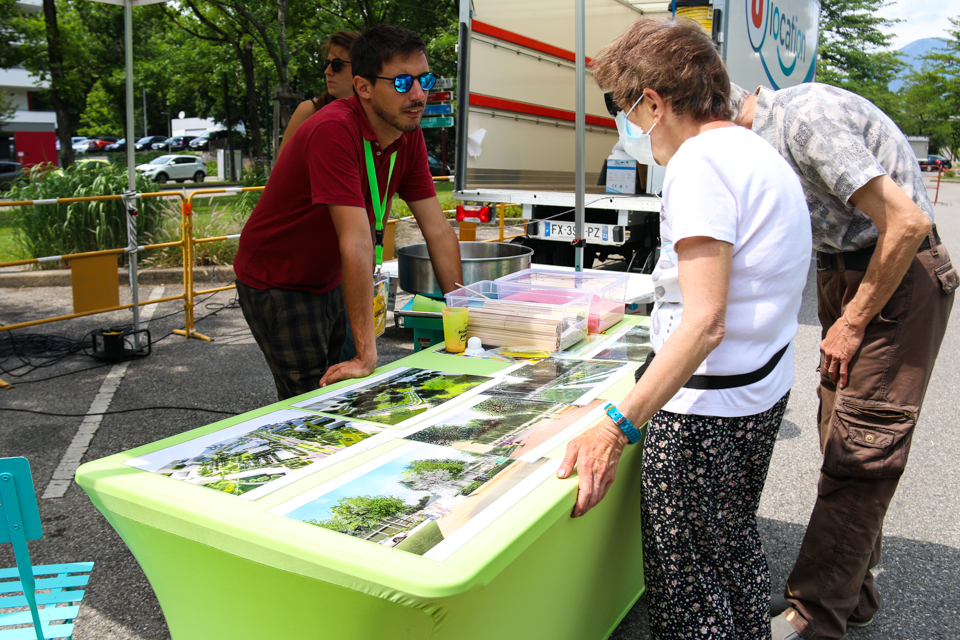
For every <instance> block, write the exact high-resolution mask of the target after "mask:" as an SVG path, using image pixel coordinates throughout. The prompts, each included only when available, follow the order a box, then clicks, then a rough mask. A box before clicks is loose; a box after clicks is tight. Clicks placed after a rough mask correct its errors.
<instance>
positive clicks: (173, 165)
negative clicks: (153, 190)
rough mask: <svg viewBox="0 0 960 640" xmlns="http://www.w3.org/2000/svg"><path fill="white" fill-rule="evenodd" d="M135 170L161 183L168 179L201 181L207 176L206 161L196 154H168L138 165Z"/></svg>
mask: <svg viewBox="0 0 960 640" xmlns="http://www.w3.org/2000/svg"><path fill="white" fill-rule="evenodd" d="M137 171H138V172H140V173H142V174H143V175H145V176H146V177H148V178H150V179H152V180H153V181H154V182H159V183H161V184H163V183H165V182H167V181H168V180H175V181H177V182H186V181H187V180H193V181H194V182H203V180H204V178H206V177H207V163H206V162H203V161H202V160H200V158H198V157H197V156H181V155H168V156H160V157H159V158H154V159H153V160H151V161H150V162H149V164H141V165H138V166H137Z"/></svg>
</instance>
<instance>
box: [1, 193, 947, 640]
mask: <svg viewBox="0 0 960 640" xmlns="http://www.w3.org/2000/svg"><path fill="white" fill-rule="evenodd" d="M936 212H937V225H938V228H939V231H940V235H941V237H942V238H943V239H944V242H945V243H946V244H947V246H948V247H950V248H951V249H953V251H954V254H955V255H957V256H958V258H960V220H958V213H960V185H958V184H945V185H943V186H942V187H941V193H940V204H938V205H936ZM813 273H814V272H813V271H812V270H811V278H810V279H809V280H808V285H807V289H806V291H805V294H804V301H803V306H802V309H801V313H800V321H801V326H800V333H799V335H798V336H797V340H796V367H797V379H796V383H795V385H794V388H793V391H792V393H791V397H790V403H789V406H788V409H787V414H786V418H785V421H784V423H783V426H782V428H781V431H780V436H779V438H778V441H777V446H776V449H775V451H774V459H773V462H772V464H771V469H770V474H769V477H768V479H767V484H766V489H765V491H764V495H763V500H762V502H761V506H760V512H759V523H760V530H761V533H762V535H763V540H764V548H765V550H766V553H767V559H768V561H769V564H770V569H771V573H772V578H773V584H774V587H775V588H776V589H778V590H779V589H780V588H782V587H783V584H784V582H785V580H786V577H787V575H788V573H789V571H790V569H791V567H792V565H793V561H794V559H795V557H796V553H797V549H798V548H799V545H800V541H801V538H802V536H803V531H804V528H805V525H806V522H807V518H808V516H809V513H810V509H811V507H812V505H813V502H814V499H815V495H816V481H817V475H818V470H819V465H820V456H819V453H818V439H817V432H816V428H815V419H814V417H815V414H816V409H817V397H816V392H815V389H816V381H817V373H816V365H817V354H818V344H819V339H820V338H819V336H820V326H819V323H818V321H817V317H816V304H815V297H816V294H815V289H814V287H813V279H812V275H813ZM158 286H159V285H156V284H151V285H149V286H141V288H140V296H141V298H144V297H146V296H150V295H156V294H157V292H158V290H157V288H156V287H158ZM180 291H181V289H180V287H179V285H176V284H170V285H166V286H164V288H163V290H162V295H164V296H169V295H176V294H178V293H180ZM121 298H122V299H124V300H126V299H129V290H127V289H126V288H121ZM233 298H234V292H233V291H226V292H221V293H218V294H215V295H213V296H211V297H209V298H207V299H206V300H204V301H203V302H201V303H200V304H198V306H197V308H196V316H197V318H198V323H197V330H198V331H200V332H202V333H204V334H206V335H209V336H211V337H213V338H214V339H215V340H214V341H213V342H209V343H208V342H203V341H200V340H186V339H185V338H183V337H182V336H179V335H175V334H171V333H170V332H171V330H173V329H176V328H180V327H182V325H183V312H182V308H181V303H180V302H179V301H177V302H170V303H163V304H160V305H158V306H157V308H156V310H155V311H154V313H153V318H152V319H151V321H150V324H149V329H150V331H151V334H152V337H153V341H154V342H153V347H152V349H153V352H152V355H150V356H149V357H146V358H143V359H139V360H134V361H131V362H130V363H129V364H128V365H127V367H126V370H125V372H124V373H123V377H122V378H121V379H120V383H119V385H118V386H117V387H116V390H115V392H114V393H113V396H112V400H111V401H110V407H109V409H110V411H120V410H128V409H132V410H135V411H131V412H126V413H114V414H110V415H105V416H103V418H102V421H101V422H100V424H99V426H98V427H97V428H96V432H95V434H94V435H93V437H92V439H90V441H89V446H88V448H86V449H85V451H84V452H83V454H82V461H83V462H86V461H89V460H95V459H98V458H101V457H104V456H108V455H112V454H114V453H117V452H120V451H125V450H128V449H131V448H134V447H137V446H141V445H144V444H148V443H150V442H154V441H156V440H159V439H161V438H165V437H168V436H171V435H174V434H177V433H181V432H183V431H187V430H190V429H194V428H196V427H199V426H202V425H205V424H209V423H211V422H214V421H216V420H218V419H220V418H221V417H223V414H219V413H212V412H211V411H220V412H229V413H231V414H236V413H242V412H245V411H249V410H252V409H256V408H258V407H261V406H264V405H266V404H269V403H271V402H274V401H275V400H276V392H275V389H274V386H273V382H272V379H271V376H270V374H269V371H268V370H267V366H266V364H265V363H264V361H263V357H262V356H261V354H260V352H259V350H258V348H257V346H256V344H255V343H254V341H253V338H252V337H251V335H250V332H249V330H248V329H247V326H246V324H245V322H244V320H243V317H242V315H241V313H240V309H239V308H238V307H237V306H236V305H235V304H234V303H233V302H232V301H233ZM71 308H72V298H71V291H70V289H69V288H68V287H45V288H22V289H0V325H5V324H10V323H15V322H20V321H24V320H28V319H33V318H37V317H42V316H49V315H55V314H58V313H69V312H70V310H71ZM958 314H960V311H958V310H957V309H954V314H953V315H954V317H953V319H952V320H953V321H952V323H951V325H950V327H949V329H948V331H947V337H946V340H945V342H944V346H943V348H942V350H941V353H940V358H939V361H938V363H937V367H936V371H935V372H934V375H933V380H932V382H931V384H930V388H929V391H928V394H927V400H926V404H925V406H924V410H923V415H922V416H921V418H920V422H919V426H918V428H917V431H916V435H915V437H914V442H913V449H912V452H911V455H910V461H909V464H908V466H907V472H906V474H905V475H904V477H903V480H902V481H901V484H900V489H899V491H898V493H897V495H896V497H895V498H894V501H893V504H892V505H891V507H890V511H889V514H888V516H887V519H886V524H885V531H884V533H885V538H884V555H883V559H882V561H881V564H880V567H879V572H878V577H877V585H878V587H879V589H880V591H881V593H882V594H883V598H884V602H883V607H882V609H881V611H880V613H879V614H878V615H877V616H876V619H875V622H874V624H873V625H872V626H871V627H867V628H864V629H855V630H851V632H850V633H849V634H848V637H849V638H853V639H856V640H880V639H884V640H926V639H939V638H954V637H956V635H957V633H958V630H960V591H958V590H957V589H956V586H955V582H956V577H957V576H958V575H960V515H958V514H960V509H958V507H960V499H958V494H960V470H958V464H960V410H958V408H957V407H958V405H960V392H958V388H960V384H958V383H960V373H958V372H960V367H958V364H960V318H958V317H957V316H958ZM129 322H130V315H129V313H124V312H116V313H112V314H103V315H99V316H93V317H89V318H81V319H76V320H70V321H67V322H61V323H55V324H49V325H42V326H39V327H35V328H33V329H30V330H20V331H18V332H17V333H18V334H26V333H38V334H46V335H60V336H66V337H70V338H74V339H80V338H82V337H83V336H85V335H86V334H87V333H88V332H90V331H92V330H95V329H98V328H106V327H111V326H115V325H122V324H129ZM908 330H909V328H908ZM378 345H379V349H380V361H379V363H380V364H385V363H387V362H390V361H393V360H395V359H397V358H400V357H403V356H405V355H408V354H409V353H411V352H412V349H413V344H412V335H411V332H410V331H404V330H400V329H397V328H396V327H395V326H394V325H393V323H392V321H388V328H387V333H386V335H385V336H384V337H383V338H381V340H380V341H379V343H378ZM35 364H43V362H42V361H35ZM4 366H5V367H6V368H8V369H9V368H10V367H11V366H12V364H11V362H10V361H8V362H7V363H5V364H4ZM93 367H96V368H93ZM111 371H114V367H113V365H106V366H103V365H101V363H99V362H97V361H95V360H93V359H91V358H89V357H87V356H84V355H78V356H72V357H69V358H66V359H63V360H61V361H59V362H55V363H50V364H49V366H44V367H42V368H38V369H35V370H32V371H30V372H29V373H28V372H27V368H24V369H21V370H20V371H18V372H15V373H21V374H23V373H25V374H26V375H23V376H22V377H15V376H11V375H7V374H3V373H0V378H3V379H5V380H6V381H7V382H11V383H13V384H14V388H13V389H11V390H7V391H2V390H0V456H15V455H22V456H25V457H27V458H28V459H29V460H30V463H31V465H32V469H33V477H34V482H35V484H36V491H37V495H38V497H39V499H40V514H41V518H42V520H43V523H44V537H43V538H42V539H41V540H38V541H36V542H32V543H30V549H31V553H32V554H33V560H34V563H35V564H45V563H55V562H68V561H91V560H92V561H95V562H96V565H95V567H94V570H93V574H92V577H91V581H90V585H89V587H88V589H87V595H86V598H85V600H84V603H83V606H82V607H81V611H80V616H79V618H78V620H77V627H76V632H75V636H74V637H75V638H76V639H77V640H88V639H97V640H107V639H110V640H112V639H121V638H123V639H130V640H164V639H166V638H169V633H168V631H167V627H166V624H165V622H164V619H163V613H162V611H161V609H160V605H159V604H158V602H157V600H156V598H155V596H154V594H153V591H152V589H151V588H150V584H149V583H148V581H147V579H146V578H145V576H144V575H143V573H142V572H141V570H140V568H139V566H138V565H137V563H136V561H135V560H134V558H133V556H132V555H131V554H130V552H129V551H128V550H127V548H126V546H125V545H124V544H123V541H122V540H121V539H120V538H119V537H118V536H117V535H116V533H115V532H114V531H113V529H112V528H111V527H110V525H109V524H108V523H107V522H106V520H105V519H104V518H103V516H102V515H101V514H100V513H99V512H98V511H97V510H96V508H94V507H93V505H92V504H91V503H90V500H89V499H88V498H87V496H86V494H85V493H84V492H83V490H82V489H80V488H79V487H78V486H77V485H76V484H75V483H73V482H65V483H60V484H58V483H57V482H56V478H55V476H56V475H57V474H58V468H60V469H61V471H62V469H63V467H62V466H61V465H62V463H63V462H64V457H65V453H67V451H68V449H70V450H71V451H77V450H78V449H77V447H78V440H77V438H76V436H77V432H78V429H79V428H80V426H81V421H82V420H83V418H82V416H83V415H84V414H86V413H87V412H88V411H90V407H91V404H92V403H93V401H94V399H95V398H96V397H97V395H98V393H99V394H101V398H102V397H103V396H102V392H103V391H104V388H105V387H104V384H103V383H104V381H105V379H106V378H107V374H108V373H109V372H111ZM160 407H166V408H160ZM170 407H181V408H170ZM4 409H19V410H26V411H35V412H47V413H56V414H78V415H77V416H73V417H58V416H50V415H42V414H40V413H25V412H12V411H6V410H4ZM204 410H210V411H204ZM81 440H82V439H81ZM83 444H84V443H83V442H79V445H83ZM81 449H82V446H81ZM67 458H69V456H67ZM61 475H62V474H61ZM58 488H59V489H62V493H63V496H62V497H43V496H44V495H48V496H52V495H56V494H58V493H59V492H60V491H58ZM638 535H639V533H638ZM13 564H14V562H13V556H12V552H11V549H10V546H9V545H0V567H6V566H13ZM572 578H573V577H572ZM189 579H190V576H184V580H189ZM596 597H598V598H602V597H603V594H597V596H596ZM583 606H589V603H583ZM646 627H647V623H646V607H645V599H644V598H643V597H641V599H640V600H639V601H638V603H637V605H636V606H635V607H634V608H633V610H632V611H631V612H630V613H629V614H628V615H627V617H626V618H625V619H624V620H623V622H622V623H621V624H620V626H619V627H618V628H617V629H616V631H615V632H614V634H613V635H612V636H611V637H612V638H615V639H616V640H628V639H630V640H634V639H646V638H649V634H648V632H647V628H646Z"/></svg>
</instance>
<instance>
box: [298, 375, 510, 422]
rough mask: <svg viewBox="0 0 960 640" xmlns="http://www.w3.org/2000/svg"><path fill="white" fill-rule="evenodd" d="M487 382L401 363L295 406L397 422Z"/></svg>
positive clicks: (468, 376)
mask: <svg viewBox="0 0 960 640" xmlns="http://www.w3.org/2000/svg"><path fill="white" fill-rule="evenodd" d="M488 382H489V383H492V379H491V378H488V377H485V376H474V375H469V374H461V373H445V372H443V371H431V370H429V369H416V368H412V367H402V368H400V369H395V370H393V371H388V372H387V373H384V374H382V375H379V376H376V377H375V378H371V379H370V380H366V381H364V382H360V383H357V384H354V385H351V386H349V387H345V388H343V389H338V390H336V391H331V392H330V393H327V394H324V395H321V396H316V397H314V398H310V399H309V400H304V401H303V402H298V403H297V404H295V405H294V406H296V407H301V408H303V409H308V410H310V411H317V412H319V413H331V414H335V415H338V416H343V417H347V418H354V419H357V420H369V421H371V422H379V423H381V424H386V425H391V426H396V425H399V424H400V423H402V422H404V421H406V420H410V419H411V418H417V417H420V416H422V414H424V413H425V412H427V411H429V410H431V409H435V408H436V407H439V406H441V405H442V404H443V403H445V402H448V401H450V400H453V399H455V398H461V396H463V395H464V394H465V393H467V392H468V391H472V390H475V389H477V388H478V387H479V386H480V385H482V384H484V383H488Z"/></svg>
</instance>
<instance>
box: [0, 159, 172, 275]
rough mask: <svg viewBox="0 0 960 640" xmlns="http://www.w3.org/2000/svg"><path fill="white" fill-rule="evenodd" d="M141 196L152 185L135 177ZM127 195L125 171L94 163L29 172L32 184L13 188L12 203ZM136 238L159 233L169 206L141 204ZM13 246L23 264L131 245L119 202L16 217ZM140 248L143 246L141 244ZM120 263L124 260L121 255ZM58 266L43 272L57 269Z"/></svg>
mask: <svg viewBox="0 0 960 640" xmlns="http://www.w3.org/2000/svg"><path fill="white" fill-rule="evenodd" d="M136 186H137V190H138V191H141V192H143V191H151V190H152V184H151V183H150V181H149V180H148V179H146V178H144V177H142V176H137V183H136ZM126 189H127V172H126V169H123V168H117V167H113V166H108V165H103V164H100V163H90V164H87V165H80V166H78V165H73V166H71V167H69V168H67V169H65V170H62V169H55V168H53V167H51V166H50V165H46V166H38V167H34V168H33V169H31V170H30V171H29V182H28V183H27V184H25V185H23V186H19V187H13V188H12V189H11V190H10V191H9V193H8V194H7V196H8V197H9V198H10V199H12V200H42V199H53V198H74V197H87V196H105V195H117V194H122V193H123V192H124V191H126ZM138 204H139V214H138V215H137V233H138V238H144V237H148V236H149V235H150V234H152V233H154V232H155V231H156V229H157V228H158V226H159V224H160V221H161V218H162V217H163V215H164V214H165V212H167V211H169V210H170V208H171V207H170V205H169V204H166V203H164V202H161V201H160V200H159V199H147V200H140V201H139V203H138ZM12 217H13V226H14V228H15V232H14V241H15V243H16V245H17V252H18V253H19V254H20V255H21V256H22V257H23V258H39V257H42V256H50V255H63V254H69V253H81V252H84V251H99V250H103V249H116V248H120V247H125V246H126V244H127V220H126V212H125V211H124V207H123V202H122V201H120V200H109V201H95V202H74V203H70V204H44V205H30V206H26V207H18V208H16V209H14V211H13V215H12ZM141 243H142V241H141ZM121 257H122V254H121ZM59 266H60V265H59V264H58V263H56V262H53V263H45V264H44V265H42V266H41V268H57V267H59Z"/></svg>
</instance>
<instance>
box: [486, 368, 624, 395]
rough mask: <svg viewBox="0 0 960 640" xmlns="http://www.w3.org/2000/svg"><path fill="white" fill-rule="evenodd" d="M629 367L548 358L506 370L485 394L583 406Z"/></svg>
mask: <svg viewBox="0 0 960 640" xmlns="http://www.w3.org/2000/svg"><path fill="white" fill-rule="evenodd" d="M630 367H632V365H630V364H626V365H625V364H620V363H616V362H602V361H599V360H572V359H563V358H547V359H545V360H541V361H540V362H536V363H532V364H525V365H521V366H517V367H516V368H509V369H505V370H504V371H502V372H501V374H500V382H499V383H498V384H497V385H496V386H495V387H493V388H491V389H489V390H488V391H486V393H488V394H489V395H499V396H509V397H512V398H521V399H524V400H536V401H539V402H563V403H567V404H580V405H583V404H587V403H589V402H590V401H591V400H593V399H594V398H596V397H597V396H598V395H599V394H600V393H602V392H603V391H604V390H606V389H607V388H608V387H609V386H610V385H611V384H613V383H614V382H616V381H617V380H618V379H619V378H620V377H621V376H622V375H624V374H625V373H626V372H627V369H629V368H630Z"/></svg>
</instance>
